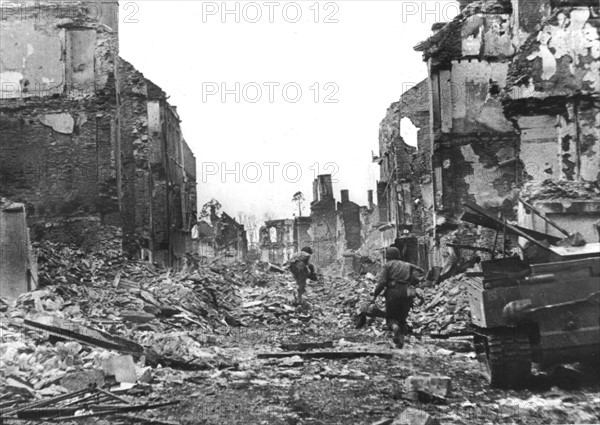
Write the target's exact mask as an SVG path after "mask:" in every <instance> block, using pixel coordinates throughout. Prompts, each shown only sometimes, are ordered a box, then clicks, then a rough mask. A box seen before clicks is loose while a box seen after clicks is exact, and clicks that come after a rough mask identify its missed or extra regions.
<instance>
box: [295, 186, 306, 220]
mask: <svg viewBox="0 0 600 425" xmlns="http://www.w3.org/2000/svg"><path fill="white" fill-rule="evenodd" d="M304 201H305V199H304V194H303V193H302V192H296V193H294V196H293V197H292V202H295V203H296V204H297V205H298V217H302V206H303V205H304Z"/></svg>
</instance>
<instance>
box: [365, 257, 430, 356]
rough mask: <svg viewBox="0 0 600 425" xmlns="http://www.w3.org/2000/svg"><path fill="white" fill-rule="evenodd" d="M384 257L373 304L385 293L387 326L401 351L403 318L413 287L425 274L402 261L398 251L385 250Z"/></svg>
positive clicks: (403, 333)
mask: <svg viewBox="0 0 600 425" xmlns="http://www.w3.org/2000/svg"><path fill="white" fill-rule="evenodd" d="M385 258H386V263H385V265H384V266H383V269H382V270H381V273H380V274H379V277H378V284H377V287H376V288H375V292H374V293H373V299H372V304H374V303H375V301H376V300H377V297H378V296H379V295H380V294H381V293H382V292H383V291H385V293H384V296H385V311H386V320H387V325H388V327H389V329H390V330H391V331H392V333H393V341H394V343H395V344H396V347H398V348H402V347H403V346H404V336H405V335H406V334H407V333H408V329H407V326H406V318H407V317H408V313H409V311H410V308H411V307H412V303H413V297H414V286H415V285H416V284H418V283H419V282H420V281H421V280H422V279H423V277H424V272H423V270H422V269H421V268H419V267H417V266H415V265H414V264H410V263H407V262H405V261H402V260H401V259H400V251H399V250H398V248H395V247H390V248H387V250H386V252H385Z"/></svg>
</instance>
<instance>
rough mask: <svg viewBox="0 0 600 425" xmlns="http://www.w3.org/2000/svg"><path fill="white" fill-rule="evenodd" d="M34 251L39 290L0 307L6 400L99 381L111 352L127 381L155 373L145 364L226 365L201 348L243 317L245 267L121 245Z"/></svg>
mask: <svg viewBox="0 0 600 425" xmlns="http://www.w3.org/2000/svg"><path fill="white" fill-rule="evenodd" d="M37 249H38V252H39V258H40V261H39V276H40V284H41V285H40V286H41V289H39V290H36V291H33V292H29V293H25V294H22V295H21V296H19V297H18V298H17V299H16V300H15V301H14V302H12V303H11V304H8V303H7V304H5V305H3V306H2V309H0V310H1V311H2V312H1V313H0V320H1V325H0V326H1V329H2V334H1V336H2V346H1V348H0V354H1V356H0V357H1V358H0V377H1V378H2V379H1V381H2V383H3V385H2V386H1V387H0V397H2V399H3V400H5V402H6V403H8V404H7V405H14V404H15V403H16V404H18V403H21V402H23V401H26V400H29V399H31V398H39V397H43V396H59V395H61V394H67V393H69V391H74V386H75V387H77V386H79V384H76V383H77V382H78V381H80V382H84V383H86V382H87V383H94V384H96V385H98V386H99V387H100V386H102V385H104V383H105V382H104V379H105V376H110V375H111V374H110V373H108V375H107V370H106V369H107V366H106V362H107V361H110V359H111V358H113V357H114V358H116V359H117V360H115V361H116V362H117V364H119V365H121V366H119V367H118V368H117V369H118V370H121V369H123V367H125V366H122V365H126V366H127V367H125V369H124V370H126V371H127V370H128V373H126V375H128V376H129V378H128V379H127V380H126V381H125V382H127V383H128V384H134V383H136V382H138V383H140V382H147V381H148V380H149V379H151V378H150V377H149V371H148V369H149V368H148V367H147V362H149V363H152V365H154V366H156V365H158V364H163V365H164V366H172V367H184V368H187V369H209V368H214V367H221V366H223V365H224V364H226V359H224V358H223V356H221V355H219V353H217V352H216V351H215V350H212V348H214V347H210V348H207V347H206V345H209V344H210V343H211V341H212V342H214V340H211V338H213V339H214V337H213V335H214V334H215V333H228V332H230V327H231V326H235V325H238V324H239V322H238V319H236V318H235V317H234V316H233V313H234V310H235V309H236V308H237V306H238V304H239V302H240V301H239V295H238V291H239V288H240V286H241V285H242V284H243V278H244V276H243V274H242V273H243V272H244V269H243V268H240V267H232V268H225V267H220V268H219V267H213V268H205V269H190V270H184V271H182V272H179V273H173V272H171V271H167V270H163V269H160V268H157V267H155V266H153V265H151V264H148V263H143V262H138V261H132V260H127V259H125V258H124V257H122V256H121V255H120V252H119V250H107V251H104V252H93V253H86V252H84V251H82V250H79V249H77V248H73V247H70V246H66V245H60V244H52V243H44V244H43V245H41V246H40V245H38V246H37ZM32 324H33V325H34V326H33V327H32V326H31V325H32ZM46 325H47V326H46ZM44 326H46V327H44ZM129 341H130V342H129ZM111 344H112V345H111ZM132 347H133V349H136V347H139V352H132V351H131V350H132ZM132 354H133V356H132ZM115 356H116V357H115ZM123 359H125V360H123ZM127 359H129V360H127ZM134 359H135V360H136V362H135V363H134V361H133V360H134ZM123 362H125V363H123ZM103 369H104V372H102V370H103ZM108 369H110V367H109V368H108ZM74 374H75V375H76V376H75V378H74V377H73V375H74ZM119 382H121V383H122V382H123V381H119V380H118V379H117V381H116V382H113V384H115V383H116V384H118V383H119ZM84 386H85V385H84Z"/></svg>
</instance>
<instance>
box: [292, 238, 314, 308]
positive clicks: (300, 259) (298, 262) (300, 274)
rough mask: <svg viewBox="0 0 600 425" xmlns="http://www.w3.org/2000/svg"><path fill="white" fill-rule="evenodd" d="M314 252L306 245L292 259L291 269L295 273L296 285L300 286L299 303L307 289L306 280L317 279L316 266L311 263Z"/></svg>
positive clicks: (297, 299) (297, 298)
mask: <svg viewBox="0 0 600 425" xmlns="http://www.w3.org/2000/svg"><path fill="white" fill-rule="evenodd" d="M312 253H313V251H312V249H311V248H310V247H308V246H306V247H304V248H302V250H301V251H300V253H299V254H298V255H295V256H294V257H292V258H291V259H290V266H289V267H290V271H291V272H292V274H293V275H294V279H296V285H297V286H298V292H297V294H298V295H297V297H296V301H297V302H298V304H301V303H302V295H303V294H304V292H305V291H306V280H307V279H310V280H317V278H316V275H315V267H314V266H313V265H312V264H310V263H309V262H310V256H311V255H312Z"/></svg>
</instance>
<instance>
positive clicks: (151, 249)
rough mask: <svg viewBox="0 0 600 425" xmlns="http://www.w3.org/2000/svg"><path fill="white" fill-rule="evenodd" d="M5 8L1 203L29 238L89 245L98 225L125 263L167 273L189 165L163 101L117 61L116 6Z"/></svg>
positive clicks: (184, 222) (184, 228)
mask: <svg viewBox="0 0 600 425" xmlns="http://www.w3.org/2000/svg"><path fill="white" fill-rule="evenodd" d="M15 6H16V7H14V8H11V7H9V8H4V7H3V16H2V18H3V19H2V22H1V30H2V34H1V38H2V40H3V42H2V46H1V50H2V52H1V53H2V69H0V83H1V84H0V86H1V99H0V130H1V132H2V135H3V138H2V141H1V142H0V151H1V161H2V163H1V166H0V170H1V178H2V189H1V191H2V193H1V194H2V196H6V197H8V198H10V199H12V200H14V201H17V202H22V203H24V204H25V206H26V208H27V212H28V222H29V225H30V226H32V227H33V228H34V232H33V235H34V236H36V237H40V238H47V239H53V238H55V237H60V238H61V240H62V241H70V242H75V243H78V244H81V245H85V244H89V245H91V246H93V245H94V243H95V239H98V238H99V236H98V235H100V234H102V230H101V229H103V228H106V227H107V226H108V227H112V228H114V229H116V231H115V234H118V235H121V237H122V240H123V250H124V252H125V253H126V254H128V255H132V256H139V255H142V256H144V257H146V258H148V259H150V260H153V261H157V262H159V263H162V264H167V265H171V266H178V265H179V263H180V260H181V258H182V256H183V255H184V254H185V252H186V251H188V250H189V248H190V246H191V245H190V244H191V238H190V236H191V234H190V232H191V227H192V225H193V224H194V223H195V221H196V208H197V207H196V193H195V191H196V183H195V169H196V165H195V157H194V155H193V153H192V152H191V150H190V148H189V146H188V145H187V144H186V143H185V140H184V139H183V137H182V135H181V130H180V128H179V122H180V121H179V117H178V115H177V112H176V110H175V108H174V107H172V106H171V105H169V104H168V102H167V101H166V96H165V94H164V92H162V90H160V88H158V87H157V86H156V85H155V84H153V83H152V82H150V81H148V80H147V79H145V78H144V77H143V75H142V74H141V73H139V72H138V71H136V70H135V68H134V67H133V66H132V65H131V64H129V63H127V62H126V61H124V60H122V59H121V58H120V57H119V55H118V13H117V12H118V4H117V3H105V2H73V3H72V4H71V3H68V2H65V3H61V7H58V8H57V7H53V5H51V4H45V3H39V2H21V3H19V4H18V5H15ZM7 40H13V41H11V42H10V43H9V42H6V41H7ZM49 223H53V224H55V227H56V228H57V229H58V230H56V231H53V232H49V231H47V230H46V229H47V227H48V224H49Z"/></svg>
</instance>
